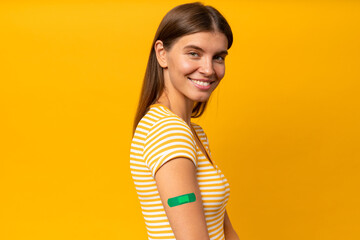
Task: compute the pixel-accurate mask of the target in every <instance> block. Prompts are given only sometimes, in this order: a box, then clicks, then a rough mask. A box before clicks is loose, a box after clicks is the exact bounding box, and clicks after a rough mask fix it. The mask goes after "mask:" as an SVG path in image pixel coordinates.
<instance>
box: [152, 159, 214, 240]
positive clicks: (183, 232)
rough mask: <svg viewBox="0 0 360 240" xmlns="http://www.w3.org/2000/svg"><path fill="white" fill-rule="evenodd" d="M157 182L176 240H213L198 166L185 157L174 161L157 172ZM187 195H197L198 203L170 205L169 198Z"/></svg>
mask: <svg viewBox="0 0 360 240" xmlns="http://www.w3.org/2000/svg"><path fill="white" fill-rule="evenodd" d="M155 180H156V185H157V187H158V191H159V194H160V198H161V201H162V203H163V205H164V209H165V212H166V215H167V217H168V219H169V222H170V225H171V228H172V230H173V232H174V235H175V238H176V239H177V240H210V237H209V233H208V229H207V226H206V220H205V214H204V209H203V203H202V198H201V195H200V188H199V185H198V182H197V178H196V167H195V165H194V163H193V162H191V160H190V159H187V158H182V157H179V158H176V159H173V160H170V161H169V162H167V163H166V164H164V165H163V166H162V167H160V169H159V170H158V171H157V172H156V174H155ZM187 193H194V194H195V196H196V200H195V202H190V203H185V204H182V205H178V206H175V207H170V206H169V205H168V203H167V201H168V199H169V198H173V197H176V196H180V195H183V194H187Z"/></svg>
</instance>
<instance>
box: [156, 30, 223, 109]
mask: <svg viewBox="0 0 360 240" xmlns="http://www.w3.org/2000/svg"><path fill="white" fill-rule="evenodd" d="M227 46H228V41H227V38H226V36H225V35H224V34H223V33H220V32H198V33H194V34H190V35H185V36H183V37H181V38H179V39H178V40H177V41H176V42H175V43H173V45H172V47H171V48H170V49H169V50H168V51H166V50H164V53H163V56H164V57H163V60H164V61H163V65H162V64H160V65H162V67H163V68H164V79H165V88H166V90H167V91H168V94H169V95H171V97H172V98H173V100H175V101H178V100H180V101H181V100H185V101H188V100H190V101H196V102H204V101H206V100H208V99H209V97H210V95H211V93H212V92H213V91H214V89H215V88H216V87H217V85H218V84H219V82H220V80H221V79H222V78H223V77H224V75H225V61H224V60H225V57H226V55H227Z"/></svg>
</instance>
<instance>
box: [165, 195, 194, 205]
mask: <svg viewBox="0 0 360 240" xmlns="http://www.w3.org/2000/svg"><path fill="white" fill-rule="evenodd" d="M195 200H196V197H195V194H194V193H188V194H184V195H180V196H177V197H173V198H169V199H168V205H169V207H175V206H178V205H181V204H185V203H191V202H195Z"/></svg>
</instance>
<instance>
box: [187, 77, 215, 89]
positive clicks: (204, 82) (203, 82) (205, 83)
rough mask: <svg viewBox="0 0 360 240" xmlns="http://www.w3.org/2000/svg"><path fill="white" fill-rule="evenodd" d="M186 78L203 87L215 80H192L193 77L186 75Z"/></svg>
mask: <svg viewBox="0 0 360 240" xmlns="http://www.w3.org/2000/svg"><path fill="white" fill-rule="evenodd" d="M188 79H189V80H190V81H192V82H194V83H196V84H197V85H200V86H204V87H207V86H209V85H211V84H212V83H214V82H215V81H211V82H210V81H199V80H194V79H191V78H189V77H188Z"/></svg>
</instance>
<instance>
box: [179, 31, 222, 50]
mask: <svg viewBox="0 0 360 240" xmlns="http://www.w3.org/2000/svg"><path fill="white" fill-rule="evenodd" d="M189 45H195V46H197V47H200V48H202V49H203V50H208V51H224V50H226V49H227V46H228V40H227V38H226V36H225V34H223V33H220V32H198V33H193V34H189V35H185V36H183V37H181V38H179V39H178V41H176V43H175V44H174V46H173V47H174V48H177V49H178V50H181V49H184V48H186V47H187V46H189Z"/></svg>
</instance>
